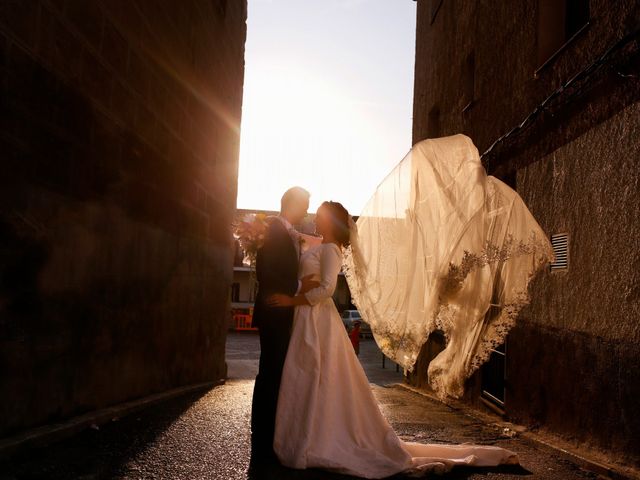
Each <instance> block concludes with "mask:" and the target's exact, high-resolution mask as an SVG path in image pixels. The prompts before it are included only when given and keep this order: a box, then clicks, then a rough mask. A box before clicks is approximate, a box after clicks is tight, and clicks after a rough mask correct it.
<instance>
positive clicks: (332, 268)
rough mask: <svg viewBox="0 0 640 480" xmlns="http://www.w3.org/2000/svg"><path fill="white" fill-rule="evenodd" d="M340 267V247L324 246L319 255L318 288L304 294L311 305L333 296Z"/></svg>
mask: <svg viewBox="0 0 640 480" xmlns="http://www.w3.org/2000/svg"><path fill="white" fill-rule="evenodd" d="M341 267H342V252H341V251H340V247H338V246H337V245H336V244H326V245H324V246H323V247H322V252H321V253H320V286H319V287H316V288H313V289H311V290H309V291H308V292H307V293H305V294H304V296H305V297H306V298H307V300H308V301H309V303H310V304H311V305H316V304H317V303H319V302H320V301H322V300H324V299H325V298H330V297H331V296H332V295H333V292H334V291H335V290H336V284H337V282H338V274H339V273H340V268H341Z"/></svg>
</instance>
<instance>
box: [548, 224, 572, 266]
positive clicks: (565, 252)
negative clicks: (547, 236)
mask: <svg viewBox="0 0 640 480" xmlns="http://www.w3.org/2000/svg"><path fill="white" fill-rule="evenodd" d="M551 246H552V247H553V253H554V254H555V256H556V261H555V262H553V263H552V264H551V270H552V271H554V270H567V269H568V268H569V238H568V235H567V234H566V233H557V234H555V235H551Z"/></svg>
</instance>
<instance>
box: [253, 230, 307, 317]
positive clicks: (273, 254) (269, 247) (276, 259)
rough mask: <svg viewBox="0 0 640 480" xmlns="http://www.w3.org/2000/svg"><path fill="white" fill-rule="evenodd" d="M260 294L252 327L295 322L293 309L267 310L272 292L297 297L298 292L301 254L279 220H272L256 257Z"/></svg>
mask: <svg viewBox="0 0 640 480" xmlns="http://www.w3.org/2000/svg"><path fill="white" fill-rule="evenodd" d="M256 275H257V278H258V292H257V294H256V303H255V307H254V310H253V321H252V323H253V326H255V327H260V325H261V324H262V323H263V322H278V321H279V320H287V319H293V311H294V309H293V307H275V308H272V307H268V306H267V305H265V303H264V302H265V299H266V298H267V296H269V295H271V294H273V293H284V294H286V295H291V296H293V295H295V293H296V291H297V290H298V253H297V251H296V247H295V245H294V244H293V239H292V238H291V236H290V235H289V232H288V231H287V229H286V227H285V226H284V225H283V224H282V222H281V221H280V220H278V219H277V218H272V219H270V222H269V227H268V229H267V235H266V238H265V242H264V244H263V245H262V247H261V248H259V249H258V252H257V255H256Z"/></svg>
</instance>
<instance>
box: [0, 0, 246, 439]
mask: <svg viewBox="0 0 640 480" xmlns="http://www.w3.org/2000/svg"><path fill="white" fill-rule="evenodd" d="M246 16H247V5H246V1H245V0H234V1H228V0H191V1H189V2H177V1H173V0H157V1H153V2H149V1H146V2H145V1H140V0H130V1H127V2H111V1H108V0H91V1H84V0H76V1H40V0H30V1H2V2H0V78H1V79H2V82H1V83H0V122H1V123H0V125H1V128H0V151H1V152H2V154H1V156H0V168H1V169H2V172H1V173H0V199H1V201H0V391H1V392H2V396H1V398H0V437H5V436H8V435H12V434H14V433H17V432H20V431H23V430H25V429H28V428H30V427H37V426H39V425H42V424H45V423H52V422H53V423H55V422H58V421H62V420H64V419H66V418H68V417H71V416H74V415H79V414H82V413H85V412H88V411H92V410H98V409H102V408H105V407H109V406H112V405H115V404H118V403H121V402H125V401H129V400H133V399H136V398H140V397H145V396H148V395H151V394H155V393H158V392H163V391H167V390H171V389H174V388H177V387H181V386H186V385H196V384H197V385H200V384H212V383H216V382H218V381H219V380H220V379H221V378H223V377H224V376H225V374H226V370H225V358H224V357H225V338H226V326H227V316H228V311H229V304H228V297H229V285H230V284H231V280H232V275H233V271H232V258H233V239H232V232H231V224H232V221H233V215H234V214H235V207H236V191H237V175H238V173H237V172H238V150H239V128H240V115H241V107H242V89H243V77H244V44H245V36H246Z"/></svg>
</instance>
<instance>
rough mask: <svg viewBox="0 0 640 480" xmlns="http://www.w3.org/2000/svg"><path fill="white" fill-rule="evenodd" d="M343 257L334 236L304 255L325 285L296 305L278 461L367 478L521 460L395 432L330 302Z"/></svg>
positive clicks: (307, 267)
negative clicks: (416, 439) (411, 438)
mask: <svg viewBox="0 0 640 480" xmlns="http://www.w3.org/2000/svg"><path fill="white" fill-rule="evenodd" d="M342 260H343V259H342V252H341V249H340V248H339V247H338V246H337V245H335V244H333V243H326V244H321V245H317V246H314V247H312V248H310V249H309V250H307V251H306V252H304V253H303V254H302V256H301V259H300V262H301V263H300V268H299V277H300V278H302V277H303V276H305V275H310V274H313V275H314V276H315V277H316V279H318V280H319V281H320V286H319V287H317V288H315V289H313V290H311V291H309V292H307V294H306V297H307V299H308V300H309V302H310V303H311V305H304V306H298V307H296V309H295V316H294V322H293V329H292V333H291V340H290V343H289V349H288V351H287V357H286V360H285V364H284V368H283V372H282V380H281V384H280V393H279V399H278V407H277V413H276V426H275V436H274V443H273V446H274V450H275V452H276V454H277V456H278V458H279V460H280V461H281V463H282V464H283V465H285V466H288V467H292V468H298V469H304V468H322V469H326V470H331V471H334V472H338V473H343V474H349V475H355V476H359V477H364V478H384V477H388V476H391V475H394V474H397V473H401V472H404V473H406V474H408V475H412V476H421V475H424V474H426V473H428V472H437V473H442V472H445V471H448V470H450V469H451V468H452V467H453V466H455V465H468V466H479V467H480V466H495V465H499V464H517V463H518V456H517V455H516V454H515V453H514V452H511V451H509V450H505V449H503V448H499V447H494V446H480V445H467V444H464V445H439V444H421V443H415V442H405V441H403V440H401V439H400V438H398V436H397V435H396V433H395V432H394V430H393V428H392V427H391V425H390V424H389V423H388V422H387V420H386V419H385V417H384V416H383V415H382V413H381V412H380V409H379V407H378V404H377V402H376V399H375V397H374V396H373V393H372V391H371V388H370V385H369V381H368V379H367V377H366V375H365V373H364V370H363V369H362V366H361V365H360V362H359V360H358V357H357V356H356V354H355V352H354V349H353V347H352V345H351V342H350V341H349V338H348V336H347V334H346V332H345V329H344V326H343V324H342V320H341V318H340V315H339V313H338V311H337V309H336V307H335V305H334V303H333V299H332V295H333V292H334V290H335V287H336V282H337V277H338V273H339V272H340V268H341V265H342Z"/></svg>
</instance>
